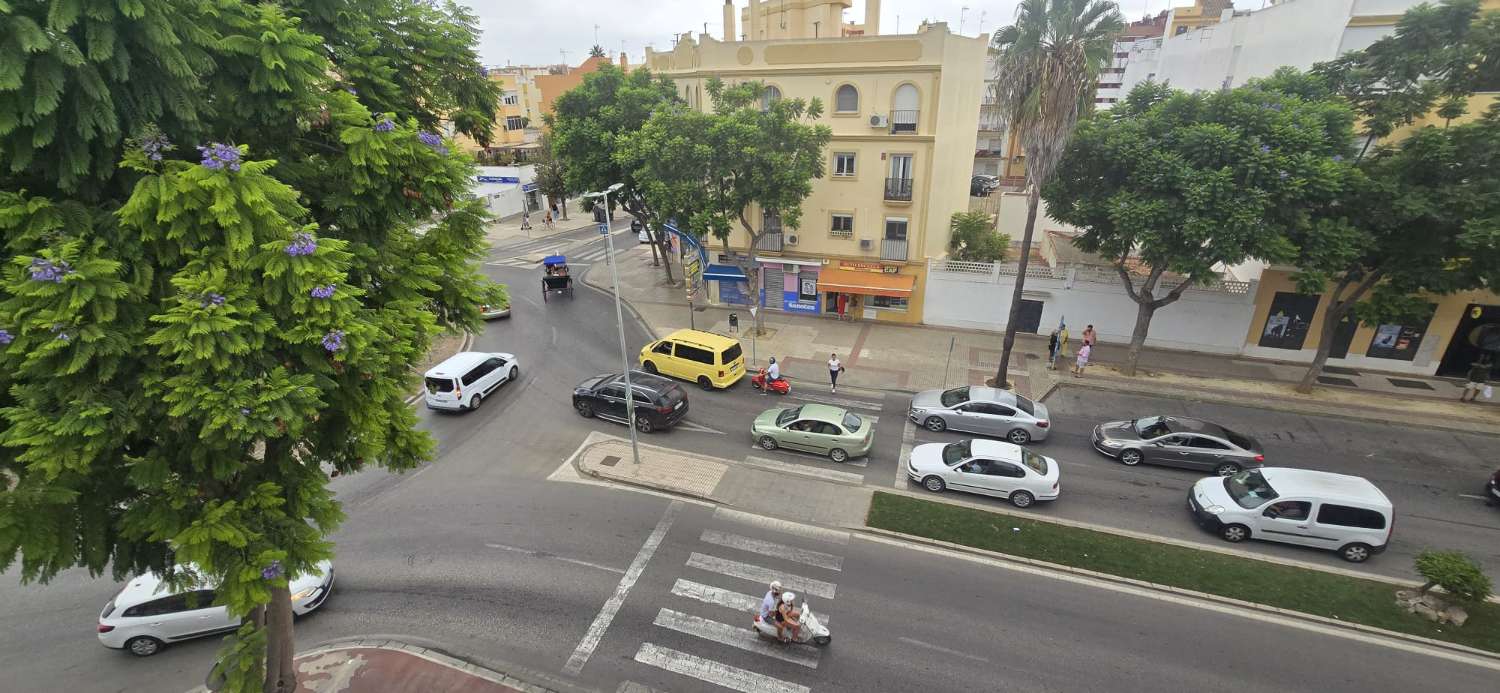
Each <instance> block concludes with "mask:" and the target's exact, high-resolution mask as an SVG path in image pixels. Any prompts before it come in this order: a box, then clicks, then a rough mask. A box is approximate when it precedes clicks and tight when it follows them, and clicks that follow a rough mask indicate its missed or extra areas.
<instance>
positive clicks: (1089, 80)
mask: <svg viewBox="0 0 1500 693" xmlns="http://www.w3.org/2000/svg"><path fill="white" fill-rule="evenodd" d="M1124 26H1125V22H1124V19H1123V18H1122V17H1121V16H1120V8H1119V6H1118V5H1116V4H1115V3H1113V2H1109V1H1108V0H1021V4H1020V6H1019V7H1017V8H1016V23H1015V24H1012V25H1010V26H1007V27H1002V28H1001V29H999V30H998V31H996V32H995V36H994V38H993V40H992V42H991V45H992V47H993V48H994V49H995V50H996V51H997V52H998V53H999V60H997V61H996V74H995V78H996V82H995V98H996V103H998V104H999V105H1000V108H1001V112H1002V113H1004V114H1005V118H1006V121H1007V122H1008V123H1009V125H1010V127H1011V128H1013V129H1014V130H1015V132H1016V133H1017V136H1018V137H1019V139H1020V142H1021V150H1022V152H1024V153H1025V155H1026V192H1027V195H1026V233H1025V235H1023V236H1022V238H1021V259H1020V267H1018V268H1017V270H1016V288H1015V293H1014V294H1013V295H1012V296H1011V300H1010V318H1009V319H1008V320H1006V323H1005V345H1004V348H1003V350H1002V351H1001V354H1000V369H999V371H998V372H997V373H996V374H995V386H996V387H1006V386H1007V384H1008V382H1009V381H1008V375H1009V374H1008V373H1007V371H1008V370H1009V366H1010V352H1011V348H1012V347H1013V346H1015V342H1016V320H1017V319H1019V317H1020V312H1021V291H1022V289H1023V287H1024V286H1025V284H1026V261H1027V260H1028V259H1029V258H1030V255H1031V236H1032V232H1033V231H1034V230H1035V228H1036V210H1037V205H1038V204H1039V203H1040V202H1041V190H1042V184H1043V183H1045V182H1046V181H1047V179H1048V178H1050V177H1051V176H1052V173H1053V171H1055V170H1056V169H1057V164H1058V161H1060V160H1061V159H1062V154H1063V148H1064V147H1065V146H1066V145H1067V143H1068V138H1069V137H1070V136H1071V135H1072V134H1073V128H1074V126H1076V125H1077V124H1078V117H1079V115H1080V114H1081V113H1087V112H1088V111H1089V110H1090V109H1092V108H1093V102H1094V88H1095V84H1096V82H1097V81H1098V76H1099V71H1100V70H1102V69H1103V68H1104V67H1105V66H1106V65H1108V64H1109V63H1110V61H1111V59H1112V57H1113V55H1114V40H1115V37H1116V36H1117V35H1119V33H1120V31H1121V30H1122V29H1123V28H1124Z"/></svg>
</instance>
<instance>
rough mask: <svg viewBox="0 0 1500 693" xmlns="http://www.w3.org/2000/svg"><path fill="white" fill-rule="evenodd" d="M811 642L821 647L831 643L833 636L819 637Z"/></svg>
mask: <svg viewBox="0 0 1500 693" xmlns="http://www.w3.org/2000/svg"><path fill="white" fill-rule="evenodd" d="M813 642H815V643H817V644H818V645H819V646H820V647H821V646H823V645H827V644H828V643H831V642H833V636H832V635H819V636H818V637H816V638H813Z"/></svg>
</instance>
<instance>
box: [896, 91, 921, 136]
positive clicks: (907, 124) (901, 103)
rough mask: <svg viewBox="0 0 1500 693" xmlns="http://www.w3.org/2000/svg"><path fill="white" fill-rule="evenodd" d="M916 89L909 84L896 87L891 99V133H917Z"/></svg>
mask: <svg viewBox="0 0 1500 693" xmlns="http://www.w3.org/2000/svg"><path fill="white" fill-rule="evenodd" d="M917 98H918V97H917V88H916V87H914V86H912V85H910V84H903V85H901V86H899V87H896V94H895V96H894V97H893V98H892V99H891V101H892V108H891V132H916V131H917V109H918V107H917V104H918V101H917Z"/></svg>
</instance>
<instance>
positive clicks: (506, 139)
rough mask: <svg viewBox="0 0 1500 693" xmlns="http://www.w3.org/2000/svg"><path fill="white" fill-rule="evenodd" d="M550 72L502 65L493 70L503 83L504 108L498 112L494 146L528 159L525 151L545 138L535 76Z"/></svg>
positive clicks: (493, 76)
mask: <svg viewBox="0 0 1500 693" xmlns="http://www.w3.org/2000/svg"><path fill="white" fill-rule="evenodd" d="M538 74H546V73H545V70H544V69H539V68H533V67H502V68H494V69H491V70H490V79H491V80H492V81H495V82H498V83H499V85H500V107H499V108H498V109H496V111H495V125H497V126H498V127H496V128H495V136H494V139H493V141H491V142H490V148H491V149H495V150H501V151H504V150H510V151H512V152H515V153H516V155H517V156H516V158H518V159H524V158H525V156H526V154H525V151H526V150H528V149H533V148H535V147H537V146H539V144H538V143H539V142H540V140H541V129H540V126H541V124H542V123H541V120H542V119H541V116H540V100H541V92H540V91H539V90H538V89H537V86H536V82H535V81H534V79H535V77H536V76H537V75H538Z"/></svg>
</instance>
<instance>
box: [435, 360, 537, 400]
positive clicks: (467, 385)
mask: <svg viewBox="0 0 1500 693" xmlns="http://www.w3.org/2000/svg"><path fill="white" fill-rule="evenodd" d="M520 375H521V364H520V363H519V362H518V361H516V355H515V354H501V353H494V354H491V353H486V352H482V351H462V352H459V353H457V354H454V355H453V356H450V357H448V359H447V360H445V361H443V362H442V363H439V364H438V365H436V366H433V367H432V370H430V371H427V373H426V374H425V376H424V378H423V384H424V385H425V386H426V389H427V392H426V394H425V396H424V397H425V399H426V401H427V408H428V409H457V410H471V409H478V408H479V405H480V403H481V402H483V401H484V398H485V397H489V396H490V394H491V393H493V392H494V391H495V389H496V388H498V387H500V386H501V385H504V384H505V383H508V382H510V381H512V380H515V379H516V378H518V377H520Z"/></svg>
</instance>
